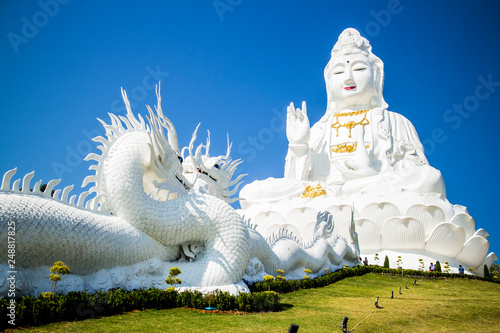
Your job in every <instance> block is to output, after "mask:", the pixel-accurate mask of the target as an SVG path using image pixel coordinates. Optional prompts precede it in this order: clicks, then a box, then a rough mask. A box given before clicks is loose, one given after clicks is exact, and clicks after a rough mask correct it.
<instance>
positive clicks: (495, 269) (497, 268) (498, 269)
mask: <svg viewBox="0 0 500 333" xmlns="http://www.w3.org/2000/svg"><path fill="white" fill-rule="evenodd" d="M490 275H491V276H492V277H495V276H496V277H497V278H498V276H499V275H500V265H498V261H495V262H494V263H493V264H492V265H491V266H490Z"/></svg>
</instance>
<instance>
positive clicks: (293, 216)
mask: <svg viewBox="0 0 500 333" xmlns="http://www.w3.org/2000/svg"><path fill="white" fill-rule="evenodd" d="M317 215H318V211H317V210H316V209H313V208H310V207H300V208H293V209H291V210H290V211H289V212H288V214H287V215H286V218H285V220H286V223H287V224H291V225H294V226H296V227H297V228H298V229H299V230H300V229H302V228H303V227H304V226H305V225H306V224H307V223H309V222H316V216H317Z"/></svg>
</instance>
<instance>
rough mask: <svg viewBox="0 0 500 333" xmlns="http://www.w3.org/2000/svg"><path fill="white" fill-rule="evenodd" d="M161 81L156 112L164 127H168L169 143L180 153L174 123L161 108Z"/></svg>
mask: <svg viewBox="0 0 500 333" xmlns="http://www.w3.org/2000/svg"><path fill="white" fill-rule="evenodd" d="M160 88H161V82H158V85H157V86H156V88H155V92H156V99H157V101H158V102H157V105H156V107H155V109H156V113H157V114H158V118H159V119H160V120H161V123H162V125H163V127H165V128H166V129H167V135H168V143H169V144H170V146H171V147H172V148H173V149H174V150H175V151H176V152H177V153H179V154H180V152H181V150H180V149H179V141H178V139H177V131H176V130H175V127H174V124H172V122H171V121H170V119H168V118H167V117H166V116H165V115H164V114H163V110H162V108H161V95H160Z"/></svg>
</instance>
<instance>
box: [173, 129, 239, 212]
mask: <svg viewBox="0 0 500 333" xmlns="http://www.w3.org/2000/svg"><path fill="white" fill-rule="evenodd" d="M198 127H199V125H198ZM198 127H197V128H196V130H195V132H194V134H193V138H192V140H191V143H190V146H189V148H188V147H184V148H183V149H182V155H183V156H184V154H185V152H186V150H189V153H190V156H189V158H183V160H184V162H183V163H182V166H183V169H184V175H185V176H186V177H188V178H190V179H191V182H193V183H194V182H195V186H196V188H197V189H198V190H200V191H202V192H205V193H208V194H210V195H213V196H215V197H217V198H220V199H222V200H224V201H226V202H227V203H233V202H235V201H236V200H239V198H231V196H233V195H234V194H235V193H236V192H237V191H238V188H239V187H240V185H241V183H242V182H240V180H241V179H242V178H243V177H245V176H246V174H242V175H239V176H238V177H236V179H234V180H232V178H233V174H234V172H235V171H236V168H237V167H238V165H240V164H241V163H242V162H243V161H241V160H240V159H237V160H234V161H232V160H231V157H230V153H231V144H230V143H229V137H228V144H227V152H226V155H219V156H210V154H209V151H210V132H208V136H207V142H206V144H205V145H203V144H200V145H199V146H198V148H196V153H195V154H194V156H193V155H192V148H193V146H192V145H193V142H194V139H196V133H197V131H198ZM203 150H204V153H203ZM232 186H234V188H233V189H230V187H232Z"/></svg>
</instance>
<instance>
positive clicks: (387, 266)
mask: <svg viewBox="0 0 500 333" xmlns="http://www.w3.org/2000/svg"><path fill="white" fill-rule="evenodd" d="M384 268H390V266H389V257H388V256H385V260H384Z"/></svg>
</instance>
